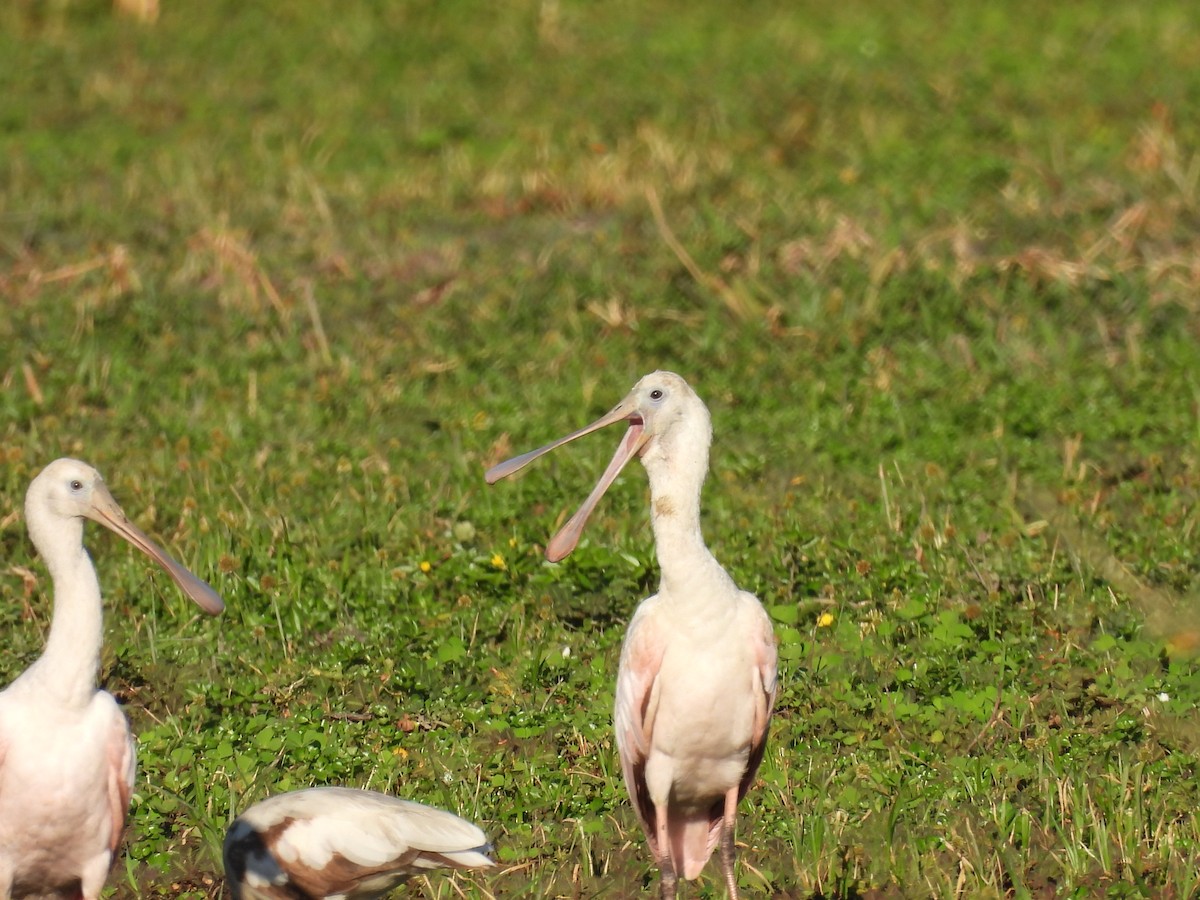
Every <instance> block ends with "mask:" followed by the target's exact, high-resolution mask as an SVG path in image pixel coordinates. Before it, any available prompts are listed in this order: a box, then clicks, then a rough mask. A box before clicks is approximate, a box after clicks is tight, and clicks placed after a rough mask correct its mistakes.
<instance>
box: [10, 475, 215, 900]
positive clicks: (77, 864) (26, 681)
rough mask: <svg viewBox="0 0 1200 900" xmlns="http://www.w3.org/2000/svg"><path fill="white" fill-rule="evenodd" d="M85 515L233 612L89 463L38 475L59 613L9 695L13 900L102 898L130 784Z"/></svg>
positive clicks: (32, 507) (38, 508) (128, 752)
mask: <svg viewBox="0 0 1200 900" xmlns="http://www.w3.org/2000/svg"><path fill="white" fill-rule="evenodd" d="M85 518H86V519H91V520H92V521H94V522H99V523H100V524H101V525H104V526H106V527H108V528H110V529H112V530H113V531H115V532H116V533H117V534H119V535H120V536H121V537H123V538H125V540H127V541H129V542H130V543H131V544H133V545H134V546H135V547H137V548H138V549H139V550H141V551H142V552H143V553H145V554H146V555H147V556H149V557H150V558H151V559H153V560H155V561H156V562H157V563H158V564H159V565H161V566H162V567H163V568H164V569H166V570H167V573H168V574H169V575H170V576H171V577H172V578H173V579H174V580H175V583H176V584H177V585H179V588H180V589H181V590H182V591H183V592H184V593H185V594H187V595H188V596H189V597H191V598H192V600H194V601H195V602H196V603H197V604H198V605H199V606H200V608H201V609H203V610H204V611H205V612H206V613H210V614H212V615H216V614H217V613H219V612H221V610H222V609H224V608H225V604H224V603H222V601H221V598H220V597H219V596H217V594H216V592H215V591H214V590H213V589H212V588H210V587H209V586H208V585H207V584H205V583H204V582H203V581H201V580H200V579H199V578H197V577H196V576H195V575H193V574H192V573H191V572H189V571H188V570H187V569H185V568H184V567H183V566H181V565H180V564H179V563H177V562H176V561H175V560H173V559H171V557H169V556H167V554H165V553H164V552H163V551H162V550H160V549H159V548H158V547H157V546H156V545H155V544H154V542H153V541H151V540H150V539H149V538H148V537H146V535H145V534H143V533H142V531H141V530H140V529H138V528H137V527H136V526H135V525H134V524H133V523H132V522H130V521H129V520H128V519H127V518H126V517H125V513H124V512H122V511H121V507H119V506H118V505H117V503H116V501H115V500H113V498H112V495H111V494H110V493H109V492H108V488H107V487H105V486H104V480H103V479H102V478H101V477H100V473H99V472H97V471H96V470H95V469H93V468H92V467H91V466H89V465H86V464H85V463H82V462H79V461H78V460H75V459H59V460H55V461H54V462H52V463H50V465H48V466H46V468H44V469H43V470H42V471H41V473H40V474H39V475H38V476H37V477H36V478H34V479H33V482H32V483H31V484H30V485H29V491H28V493H27V494H26V495H25V521H26V525H27V527H28V528H29V536H30V538H31V539H32V540H33V545H34V547H36V548H37V551H38V553H40V554H41V556H42V559H43V560H44V561H45V563H46V568H47V569H48V570H49V571H50V580H51V582H52V583H53V586H54V616H53V618H52V620H51V623H50V634H49V636H48V637H47V638H46V647H45V650H43V652H42V655H41V656H40V657H38V659H37V660H36V661H35V662H34V663H33V665H31V666H30V667H29V668H28V669H26V670H25V671H24V672H23V673H22V674H21V675H20V676H19V677H18V678H17V680H16V681H14V682H13V683H12V684H11V685H9V686H8V687H7V688H6V689H5V690H4V691H2V692H0V898H4V900H7V898H9V897H23V896H26V895H38V896H70V897H82V898H83V900H94V898H96V897H98V896H99V895H100V889H101V888H102V887H103V886H104V882H105V880H106V879H107V877H108V872H109V869H110V868H111V866H112V862H113V858H114V856H115V854H116V851H117V846H118V845H119V844H120V842H121V831H122V829H123V828H124V827H125V813H126V811H127V809H128V807H129V795H130V793H131V791H132V790H133V778H134V769H135V764H134V745H133V739H132V737H131V736H130V734H129V723H128V721H127V720H126V718H125V714H124V713H123V712H121V710H120V708H119V707H118V706H117V701H116V700H114V699H113V696H112V695H111V694H109V693H107V692H105V691H100V690H97V689H96V673H97V670H98V669H99V668H100V645H101V641H102V638H103V635H102V628H101V616H102V611H101V606H100V582H99V581H98V580H97V578H96V570H95V568H94V567H93V566H92V561H91V559H90V558H89V556H88V553H87V550H85V549H84V546H83V520H84V519H85Z"/></svg>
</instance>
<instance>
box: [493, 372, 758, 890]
mask: <svg viewBox="0 0 1200 900" xmlns="http://www.w3.org/2000/svg"><path fill="white" fill-rule="evenodd" d="M616 422H627V423H628V425H629V430H628V431H626V432H625V437H624V438H623V439H622V440H621V443H620V445H619V446H618V447H617V452H616V453H615V454H614V455H613V458H612V462H610V463H609V465H608V468H607V469H606V470H605V472H604V474H603V475H602V476H601V478H600V481H599V482H598V483H597V485H596V487H595V488H594V489H593V490H592V493H591V494H590V495H589V496H588V498H587V499H586V500H585V501H584V502H583V505H582V506H581V507H580V508H579V510H578V512H576V513H575V515H573V516H572V517H571V518H570V520H568V522H567V523H566V525H564V526H563V527H562V529H561V530H560V531H559V532H558V533H557V534H556V535H555V536H554V537H553V538H552V539H551V540H550V543H549V544H548V545H547V546H546V556H547V557H548V558H549V559H550V560H551V561H557V560H560V559H562V558H563V557H565V556H566V555H567V554H568V553H570V552H571V551H572V550H574V549H575V546H576V544H578V543H579V537H580V534H581V533H582V531H583V527H584V524H585V523H586V522H587V519H588V516H589V515H590V514H591V512H592V509H593V508H594V507H595V505H596V503H597V501H598V500H599V499H600V497H601V496H602V495H603V494H604V492H605V490H607V489H608V487H609V485H611V484H612V482H613V480H614V479H615V478H616V477H617V474H618V473H619V472H620V471H621V469H622V467H623V466H624V465H625V463H627V462H628V461H629V460H630V459H631V458H632V457H634V456H639V457H640V458H641V460H642V465H643V466H645V468H646V473H647V474H648V475H649V477H650V518H651V523H652V524H653V527H654V541H655V548H656V550H657V553H658V563H659V567H660V569H661V570H662V576H661V582H660V584H659V589H658V593H657V594H655V595H654V596H653V597H650V598H649V599H647V600H643V601H642V603H641V604H640V605H639V606H638V608H637V611H636V612H635V613H634V614H633V620H632V621H631V622H630V623H629V629H628V631H627V632H626V634H625V643H624V645H623V647H622V648H621V663H620V668H619V670H618V672H617V698H616V708H615V713H614V724H615V727H616V736H617V747H618V750H619V752H620V756H621V770H622V771H623V772H624V775H625V786H626V788H627V789H628V791H629V796H630V799H631V800H632V801H633V805H634V808H635V809H636V810H637V814H638V817H639V818H640V819H641V823H642V828H643V829H644V830H645V832H646V839H647V841H648V842H649V844H650V851H651V853H653V854H654V859H655V861H656V862H657V863H658V866H659V869H660V870H661V872H662V896H663V897H664V898H669V897H674V896H675V887H676V879H677V878H678V877H679V876H680V875H682V876H683V877H684V878H685V879H691V878H695V877H696V876H697V875H699V874H700V871H701V870H702V869H703V868H704V864H705V863H706V862H707V861H708V859H709V857H710V856H711V855H712V852H713V848H714V847H715V846H716V845H717V843H718V842H719V843H720V845H721V869H722V872H723V874H724V876H725V884H726V886H727V888H728V891H729V896H730V897H731V898H736V897H737V895H738V891H737V878H736V876H735V874H734V845H733V834H734V822H735V819H736V815H737V804H738V801H739V800H741V798H742V797H743V796H744V795H745V793H746V791H747V790H748V789H749V787H750V784H751V782H752V781H753V779H754V773H755V771H756V770H757V769H758V765H759V763H760V762H761V761H762V756H763V750H764V748H765V746H766V740H767V727H768V725H769V723H770V720H771V710H772V707H773V706H774V702H775V692H776V681H775V659H776V655H775V635H774V632H773V630H772V628H771V620H770V618H769V617H768V616H767V613H766V611H765V610H764V609H763V607H762V604H761V603H759V602H758V600H757V598H755V597H754V595H753V594H748V593H746V592H745V591H741V590H738V587H737V585H735V584H734V583H733V579H731V578H730V577H729V574H728V573H727V572H726V571H725V570H724V569H723V568H722V567H721V565H720V563H718V562H717V561H716V559H715V558H714V557H713V555H712V553H710V552H709V550H708V547H706V546H705V544H704V539H703V537H702V536H701V534H700V488H701V486H702V485H703V483H704V477H705V474H706V473H707V471H708V450H709V446H710V445H711V443H712V422H711V420H710V419H709V415H708V409H707V408H706V407H705V405H704V403H703V401H701V399H700V398H699V397H697V396H696V394H695V392H694V391H693V390H692V389H691V388H690V387H689V386H688V384H687V382H686V381H684V380H683V379H682V378H680V377H679V376H678V375H676V374H674V373H672V372H654V373H652V374H650V375H647V376H646V377H645V378H643V379H642V380H641V381H639V382H638V383H637V384H636V385H634V387H633V390H632V391H630V392H629V394H628V396H626V397H625V399H624V400H622V401H621V402H620V403H618V404H617V405H616V407H614V408H613V410H612V411H611V412H610V413H608V414H607V415H605V416H603V417H601V418H600V419H598V420H597V421H595V422H593V423H592V424H591V425H588V426H587V427H586V428H583V429H580V430H579V431H575V432H572V433H571V434H569V435H567V436H566V437H564V438H560V439H559V440H557V441H554V442H553V443H550V444H547V445H546V446H545V447H541V448H539V449H537V450H533V451H530V452H529V453H525V454H522V455H521V456H517V457H514V458H513V459H510V460H508V461H507V462H504V463H501V464H499V465H497V466H495V467H493V468H492V469H490V470H489V471H488V472H487V475H486V476H485V477H486V479H487V481H488V483H489V484H491V483H494V482H496V481H497V480H499V479H501V478H504V477H506V476H508V475H511V474H513V473H514V472H516V471H517V470H518V469H520V468H522V467H523V466H525V465H527V464H528V463H530V462H532V461H533V460H534V459H536V458H537V457H539V456H541V455H542V454H543V453H546V452H548V451H550V450H553V449H554V448H556V447H559V446H561V445H563V444H565V443H567V442H568V441H573V440H575V438H578V437H582V436H583V435H585V434H590V433H591V432H593V431H596V430H598V429H600V428H603V427H605V426H606V425H612V424H614V423H616Z"/></svg>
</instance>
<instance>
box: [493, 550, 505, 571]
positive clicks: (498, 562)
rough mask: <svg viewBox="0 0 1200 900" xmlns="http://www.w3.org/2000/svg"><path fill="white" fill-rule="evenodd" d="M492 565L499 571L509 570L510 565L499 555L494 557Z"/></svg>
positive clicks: (496, 554)
mask: <svg viewBox="0 0 1200 900" xmlns="http://www.w3.org/2000/svg"><path fill="white" fill-rule="evenodd" d="M492 565H493V566H495V567H496V568H497V569H507V568H508V565H507V564H506V563H505V562H504V557H503V556H501V555H500V554H499V553H495V554H493V555H492Z"/></svg>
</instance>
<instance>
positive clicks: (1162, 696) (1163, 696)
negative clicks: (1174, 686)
mask: <svg viewBox="0 0 1200 900" xmlns="http://www.w3.org/2000/svg"><path fill="white" fill-rule="evenodd" d="M1170 699H1171V695H1170V694H1168V693H1167V692H1166V691H1163V692H1162V693H1161V694H1159V695H1158V702H1159V703H1166V702H1167V701H1168V700H1170Z"/></svg>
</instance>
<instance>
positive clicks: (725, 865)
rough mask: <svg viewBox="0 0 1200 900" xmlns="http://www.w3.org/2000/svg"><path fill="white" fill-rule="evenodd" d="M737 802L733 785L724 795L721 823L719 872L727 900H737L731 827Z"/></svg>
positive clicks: (736, 794) (735, 813) (734, 819)
mask: <svg viewBox="0 0 1200 900" xmlns="http://www.w3.org/2000/svg"><path fill="white" fill-rule="evenodd" d="M737 802H738V789H737V786H736V785H735V786H734V787H732V788H730V789H729V791H728V792H727V793H726V794H725V816H724V818H723V819H722V821H721V871H722V872H724V873H725V886H726V887H727V888H729V900H738V889H737V875H736V873H735V872H734V871H733V860H734V849H733V827H734V825H735V823H736V822H737Z"/></svg>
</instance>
